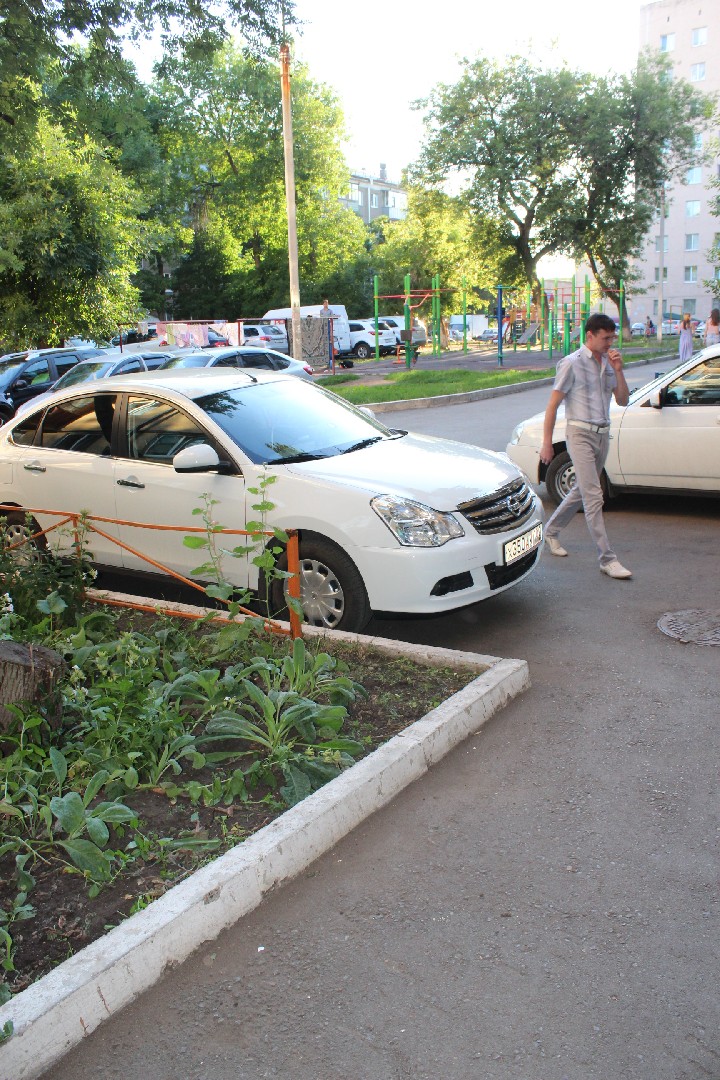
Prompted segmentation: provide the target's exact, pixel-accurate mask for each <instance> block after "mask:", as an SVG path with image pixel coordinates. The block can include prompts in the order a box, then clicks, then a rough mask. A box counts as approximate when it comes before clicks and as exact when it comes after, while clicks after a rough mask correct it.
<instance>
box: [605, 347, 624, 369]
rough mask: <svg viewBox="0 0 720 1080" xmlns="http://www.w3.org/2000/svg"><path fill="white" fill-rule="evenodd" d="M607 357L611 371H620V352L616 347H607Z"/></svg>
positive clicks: (621, 360) (621, 364)
mask: <svg viewBox="0 0 720 1080" xmlns="http://www.w3.org/2000/svg"><path fill="white" fill-rule="evenodd" d="M607 358H608V363H609V364H610V367H611V368H612V369H613V371H622V366H623V359H622V353H620V352H618V350H617V349H608V351H607Z"/></svg>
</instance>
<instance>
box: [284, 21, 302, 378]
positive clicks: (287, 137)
mask: <svg viewBox="0 0 720 1080" xmlns="http://www.w3.org/2000/svg"><path fill="white" fill-rule="evenodd" d="M280 86H281V96H282V122H283V153H284V155H285V204H286V207H287V222H288V263H289V266H290V314H291V317H292V354H293V356H294V357H295V359H296V360H302V329H301V323H300V275H299V273H298V246H297V216H296V211H295V158H294V154H293V131H292V106H291V102H290V46H289V45H288V44H287V42H286V43H285V44H283V45H282V46H281V47H280Z"/></svg>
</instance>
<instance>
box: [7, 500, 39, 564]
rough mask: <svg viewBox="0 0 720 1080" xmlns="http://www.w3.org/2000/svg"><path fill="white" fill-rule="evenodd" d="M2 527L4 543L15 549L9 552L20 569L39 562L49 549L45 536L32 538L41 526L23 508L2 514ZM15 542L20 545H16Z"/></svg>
mask: <svg viewBox="0 0 720 1080" xmlns="http://www.w3.org/2000/svg"><path fill="white" fill-rule="evenodd" d="M0 528H2V530H3V533H4V537H3V540H4V544H5V545H6V546H7V547H8V548H12V549H13V550H12V551H10V552H9V554H10V556H11V557H12V559H13V562H14V563H15V565H16V566H17V567H18V568H19V569H22V568H23V567H26V566H31V565H33V564H34V563H36V562H38V561H39V560H40V559H41V557H42V555H43V554H44V553H45V552H46V551H47V541H46V539H45V536H38V537H37V538H36V539H35V540H32V539H31V537H33V536H35V534H36V533H39V532H40V526H39V525H38V523H37V521H35V518H32V517H30V516H29V515H28V514H24V513H23V512H22V510H12V511H10V512H9V513H7V514H4V515H2V516H0ZM23 541H25V542H24V543H23ZM15 544H17V545H18V547H15V546H14V545H15Z"/></svg>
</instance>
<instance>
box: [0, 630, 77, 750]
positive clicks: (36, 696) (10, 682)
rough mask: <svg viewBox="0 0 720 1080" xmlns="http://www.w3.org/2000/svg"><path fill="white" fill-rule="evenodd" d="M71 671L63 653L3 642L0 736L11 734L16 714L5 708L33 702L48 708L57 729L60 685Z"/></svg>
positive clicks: (1, 651) (1, 648) (0, 642)
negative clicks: (9, 731)
mask: <svg viewBox="0 0 720 1080" xmlns="http://www.w3.org/2000/svg"><path fill="white" fill-rule="evenodd" d="M66 670H67V664H66V663H65V661H64V660H63V658H62V656H60V654H59V653H56V652H54V651H53V650H52V649H47V648H45V646H44V645H26V644H24V643H22V642H19V641H0V732H4V731H7V729H8V725H9V723H10V720H11V719H12V713H10V712H9V711H8V710H7V709H6V708H5V705H11V704H12V705H15V704H19V703H20V702H21V701H29V702H32V703H33V704H36V705H45V706H46V710H47V717H48V720H49V721H50V723H51V724H52V725H53V726H56V725H57V723H59V720H60V710H59V706H58V702H57V695H56V690H57V685H58V683H59V682H60V679H61V678H62V676H63V675H64V673H65V671H66Z"/></svg>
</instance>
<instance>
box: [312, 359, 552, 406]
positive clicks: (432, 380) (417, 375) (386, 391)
mask: <svg viewBox="0 0 720 1080" xmlns="http://www.w3.org/2000/svg"><path fill="white" fill-rule="evenodd" d="M553 374H554V371H553V370H552V369H550V368H548V369H546V370H543V371H528V370H515V369H513V368H506V369H504V370H503V371H500V372H499V371H484V372H483V371H463V370H461V369H457V370H453V369H452V368H449V369H448V370H447V371H422V370H419V369H417V368H415V369H414V370H412V371H397V372H395V371H393V372H390V373H389V374H388V376H387V379H388V382H389V385H388V383H384V384H383V385H382V386H347V385H343V384H341V385H338V384H337V383H334V382H333V381H332V376H330V377H329V378H328V379H327V384H326V383H325V382H323V385H328V386H329V387H330V388H331V389H332V390H333V391H334V392H335V393H336V394H338V396H340V397H344V398H345V399H346V400H347V401H352V403H353V404H354V405H368V404H372V402H374V401H411V400H413V399H415V398H424V397H436V396H437V395H438V394H463V393H466V392H467V391H468V390H484V389H486V388H487V387H490V386H508V385H509V384H511V383H518V382H527V381H530V380H533V379H544V378H548V377H549V376H551V375H553Z"/></svg>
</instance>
